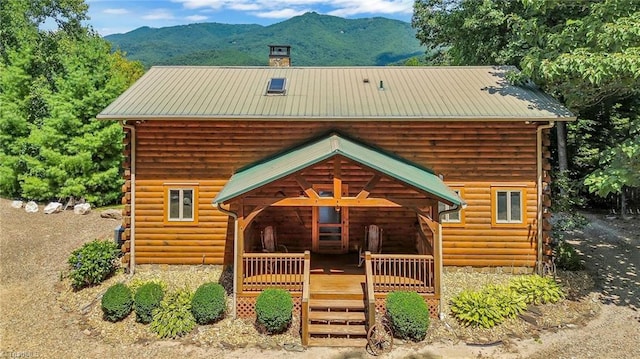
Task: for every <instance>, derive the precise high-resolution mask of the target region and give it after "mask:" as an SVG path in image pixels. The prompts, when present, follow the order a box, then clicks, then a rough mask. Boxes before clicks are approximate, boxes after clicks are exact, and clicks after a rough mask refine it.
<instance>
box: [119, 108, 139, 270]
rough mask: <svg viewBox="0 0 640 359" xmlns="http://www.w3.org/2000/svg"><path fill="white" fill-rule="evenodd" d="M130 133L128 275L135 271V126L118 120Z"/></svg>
mask: <svg viewBox="0 0 640 359" xmlns="http://www.w3.org/2000/svg"><path fill="white" fill-rule="evenodd" d="M120 124H121V125H122V128H126V129H128V130H129V133H130V134H131V226H130V229H131V238H130V239H129V243H130V245H129V275H130V276H131V275H133V274H134V273H135V271H136V127H135V126H133V125H127V121H125V120H123V121H120Z"/></svg>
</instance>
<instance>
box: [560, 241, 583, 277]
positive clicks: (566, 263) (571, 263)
mask: <svg viewBox="0 0 640 359" xmlns="http://www.w3.org/2000/svg"><path fill="white" fill-rule="evenodd" d="M556 265H557V267H558V268H560V269H564V270H569V271H576V270H581V269H583V268H584V266H583V265H582V263H581V262H580V256H579V255H578V252H576V250H575V248H573V246H572V245H571V244H569V243H567V242H566V241H560V243H558V246H557V247H556Z"/></svg>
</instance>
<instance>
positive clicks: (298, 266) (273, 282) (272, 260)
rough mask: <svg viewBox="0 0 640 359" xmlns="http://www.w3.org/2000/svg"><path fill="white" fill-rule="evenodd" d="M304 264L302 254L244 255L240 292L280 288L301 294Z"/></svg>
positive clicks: (303, 255)
mask: <svg viewBox="0 0 640 359" xmlns="http://www.w3.org/2000/svg"><path fill="white" fill-rule="evenodd" d="M304 263H305V254H303V253H244V254H243V255H242V288H241V289H240V290H241V292H259V291H262V290H264V289H265V288H282V289H285V290H288V291H291V292H302V290H303V283H304V278H303V274H304Z"/></svg>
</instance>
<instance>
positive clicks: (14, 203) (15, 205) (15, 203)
mask: <svg viewBox="0 0 640 359" xmlns="http://www.w3.org/2000/svg"><path fill="white" fill-rule="evenodd" d="M11 207H13V208H22V201H12V202H11Z"/></svg>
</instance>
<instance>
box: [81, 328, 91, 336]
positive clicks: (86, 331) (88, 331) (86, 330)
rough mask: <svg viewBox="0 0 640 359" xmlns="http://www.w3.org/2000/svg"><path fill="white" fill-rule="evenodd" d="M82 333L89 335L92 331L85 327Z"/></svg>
mask: <svg viewBox="0 0 640 359" xmlns="http://www.w3.org/2000/svg"><path fill="white" fill-rule="evenodd" d="M82 334H84V335H86V336H89V335H91V331H90V330H89V329H85V330H84V331H82Z"/></svg>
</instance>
